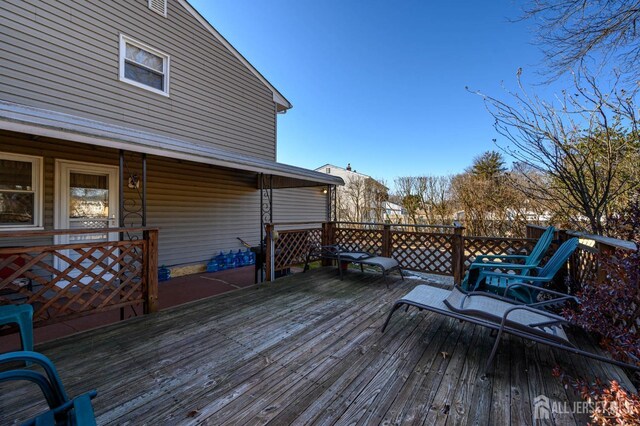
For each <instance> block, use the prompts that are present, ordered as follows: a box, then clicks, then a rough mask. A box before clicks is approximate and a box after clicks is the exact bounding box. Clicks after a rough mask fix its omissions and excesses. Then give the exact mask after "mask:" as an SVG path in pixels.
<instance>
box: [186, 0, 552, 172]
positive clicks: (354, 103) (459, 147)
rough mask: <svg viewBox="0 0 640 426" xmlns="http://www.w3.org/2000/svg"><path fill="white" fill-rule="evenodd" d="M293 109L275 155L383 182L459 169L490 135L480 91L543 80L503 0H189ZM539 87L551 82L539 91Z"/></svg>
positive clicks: (526, 30)
mask: <svg viewBox="0 0 640 426" xmlns="http://www.w3.org/2000/svg"><path fill="white" fill-rule="evenodd" d="M191 3H192V4H193V6H194V7H196V9H198V11H200V13H202V15H203V16H205V17H206V18H207V19H208V20H209V22H211V24H212V25H213V26H214V27H216V29H218V31H220V33H222V35H224V36H225V37H226V38H227V40H229V41H230V42H231V44H233V45H234V46H235V47H236V49H238V50H239V51H240V52H241V53H242V54H243V55H244V56H245V57H246V58H247V59H248V60H249V61H250V62H251V63H252V64H253V65H254V66H255V67H256V68H257V69H258V70H260V72H261V73H262V74H263V75H264V76H265V77H266V78H267V79H268V80H269V81H270V82H271V83H272V84H273V85H274V86H276V87H277V88H278V89H279V90H280V91H281V92H282V93H283V94H284V95H285V96H286V97H287V98H288V99H289V101H291V102H292V103H293V105H294V107H293V109H291V110H290V111H289V112H287V114H285V115H281V116H279V119H278V161H280V162H284V163H288V164H293V165H297V166H301V167H306V168H316V167H319V166H321V165H323V164H325V163H332V164H336V165H339V166H346V164H347V163H351V164H352V165H353V167H354V168H355V169H357V170H358V171H359V172H362V173H365V174H368V175H371V176H373V177H375V178H383V179H385V180H386V181H387V183H388V184H392V183H393V179H394V178H395V177H397V176H407V175H423V174H432V175H442V174H452V173H458V172H461V171H462V170H463V169H464V168H465V167H467V166H468V165H469V164H471V162H472V159H473V157H475V156H477V155H478V154H481V153H482V152H484V151H486V150H490V149H496V147H495V145H494V144H493V142H492V139H493V138H496V137H497V134H496V132H495V131H494V130H493V127H492V119H491V116H490V115H489V114H488V112H487V111H486V110H485V108H484V104H483V102H482V99H481V98H480V97H479V96H476V95H474V94H471V93H469V92H468V91H467V90H465V87H466V86H468V87H469V88H471V89H476V90H481V91H483V92H485V93H488V94H491V95H502V94H503V93H504V89H503V88H502V84H503V83H504V84H505V85H506V86H507V87H514V85H515V82H516V77H515V76H516V71H517V69H518V68H519V67H522V68H523V69H524V76H525V78H526V81H528V82H536V81H541V80H542V77H540V76H539V75H538V74H537V73H538V71H539V70H541V69H542V66H541V53H540V51H539V48H538V47H537V46H535V45H534V41H535V35H534V32H533V27H532V23H531V22H516V23H514V22H510V20H513V19H515V18H517V17H518V16H519V15H520V7H521V6H520V5H519V4H518V3H516V2H514V1H512V0H491V1H477V0H475V1H471V0H466V1H455V2H454V1H451V2H450V1H426V0H397V1H391V0H366V1H365V0H349V1H344V0H323V1H309V0H307V1H305V0H270V1H256V0H252V1H248V0H191ZM539 90H549V89H548V88H539Z"/></svg>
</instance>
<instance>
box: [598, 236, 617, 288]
mask: <svg viewBox="0 0 640 426" xmlns="http://www.w3.org/2000/svg"><path fill="white" fill-rule="evenodd" d="M596 250H598V255H597V256H598V257H597V258H596V282H597V283H598V284H601V283H603V282H605V280H606V279H607V271H606V270H605V268H603V267H602V260H603V259H604V258H605V257H608V258H610V257H611V256H613V255H614V254H615V251H616V248H615V247H612V246H610V245H608V244H605V243H603V242H600V241H596Z"/></svg>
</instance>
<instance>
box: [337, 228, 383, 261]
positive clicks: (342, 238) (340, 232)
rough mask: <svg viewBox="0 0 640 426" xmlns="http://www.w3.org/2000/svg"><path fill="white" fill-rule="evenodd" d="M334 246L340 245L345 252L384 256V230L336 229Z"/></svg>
mask: <svg viewBox="0 0 640 426" xmlns="http://www.w3.org/2000/svg"><path fill="white" fill-rule="evenodd" d="M333 244H338V245H339V246H340V247H342V248H343V249H345V250H353V251H366V252H369V253H375V254H377V255H381V254H382V230H379V229H353V228H336V229H334V234H333Z"/></svg>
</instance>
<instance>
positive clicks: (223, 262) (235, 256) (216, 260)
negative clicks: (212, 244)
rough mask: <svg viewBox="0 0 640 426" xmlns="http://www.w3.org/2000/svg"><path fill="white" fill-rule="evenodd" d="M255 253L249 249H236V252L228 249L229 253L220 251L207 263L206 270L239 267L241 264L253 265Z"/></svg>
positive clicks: (215, 270) (213, 270) (212, 270)
mask: <svg viewBox="0 0 640 426" xmlns="http://www.w3.org/2000/svg"><path fill="white" fill-rule="evenodd" d="M255 263H256V254H255V253H254V252H252V251H251V250H250V249H246V250H245V251H242V250H240V249H238V251H237V252H236V253H234V252H233V250H229V253H227V254H224V253H223V252H220V254H218V255H217V256H215V257H213V258H212V259H211V260H210V261H209V263H207V272H217V271H224V270H227V269H233V268H240V267H242V266H249V265H255Z"/></svg>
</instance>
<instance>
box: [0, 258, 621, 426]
mask: <svg viewBox="0 0 640 426" xmlns="http://www.w3.org/2000/svg"><path fill="white" fill-rule="evenodd" d="M387 282H389V283H390V289H387V288H386V286H385V281H384V280H383V279H381V278H380V277H379V275H373V274H366V273H365V274H360V273H349V274H348V275H347V277H346V278H345V280H344V281H342V282H341V281H339V280H338V279H337V276H336V271H335V269H331V268H323V269H321V270H317V271H312V272H311V273H307V274H300V275H295V276H292V277H288V278H285V279H282V280H278V281H277V282H276V283H274V284H271V285H269V286H263V287H260V288H249V289H244V290H239V291H237V292H234V293H230V294H225V295H222V296H217V297H214V298H211V299H206V300H201V301H198V302H194V303H191V304H189V305H184V306H181V307H177V308H172V309H170V310H167V311H163V312H160V313H158V314H155V315H151V316H147V317H142V318H136V319H133V320H130V321H126V322H122V323H119V324H115V325H111V326H108V327H105V328H102V329H99V330H94V331H89V332H84V333H81V334H78V335H75V336H70V337H68V338H64V339H60V340H57V341H53V342H50V343H46V344H43V345H40V346H37V347H36V349H37V350H39V351H41V352H43V353H45V354H46V355H48V356H49V357H51V358H52V359H53V360H54V362H55V363H56V365H57V367H58V369H59V372H60V374H61V376H62V379H63V381H64V383H65V386H66V388H67V391H68V393H69V394H71V395H76V394H78V393H81V392H84V391H87V390H90V389H94V388H95V389H97V390H98V397H97V398H96V399H95V400H94V407H95V409H96V414H97V417H98V424H135V425H137V424H150V425H156V424H167V425H175V424H211V425H219V424H267V423H268V424H274V425H284V424H326V425H329V424H365V425H366V424H397V423H398V424H399V423H403V424H472V423H473V424H492V425H502V424H510V423H511V424H532V423H533V421H532V418H533V415H532V401H533V399H534V398H535V397H536V396H538V395H540V394H544V395H546V396H547V397H549V398H550V399H551V401H557V402H558V403H565V402H566V403H569V404H571V403H572V402H573V401H578V399H577V398H576V397H575V396H574V395H573V393H572V391H571V390H565V389H564V388H563V386H562V385H561V383H560V382H559V381H558V379H556V378H554V377H552V375H551V370H552V368H553V367H554V366H555V365H556V364H559V365H561V366H562V367H564V368H565V369H566V370H567V371H568V372H570V373H573V374H580V375H583V376H584V375H588V376H590V377H592V376H593V375H595V374H597V375H600V376H605V375H606V376H608V377H613V378H617V379H618V380H621V381H622V382H623V383H626V384H628V382H627V380H626V377H625V376H624V375H623V373H621V372H620V370H618V369H616V368H613V367H611V366H608V365H605V364H602V363H598V362H595V361H589V360H585V359H582V358H579V357H575V356H573V355H569V354H566V353H564V352H559V351H555V350H550V349H549V348H547V347H543V346H540V345H533V346H530V345H527V344H525V343H524V342H523V341H522V340H521V339H518V338H508V339H507V340H506V341H505V342H504V343H503V345H502V346H501V349H500V352H499V355H498V358H497V363H498V365H499V368H496V369H495V371H493V373H492V374H491V375H490V376H489V377H483V374H482V371H481V369H482V368H483V367H484V363H485V361H486V359H487V357H488V354H489V351H490V349H491V344H492V342H493V339H492V338H491V337H490V335H489V333H488V332H487V331H486V330H484V329H482V328H480V327H476V326H471V325H469V324H463V323H460V322H457V321H454V320H451V319H447V318H444V317H441V316H437V315H435V314H431V313H425V312H418V311H417V310H415V309H414V310H410V311H409V312H407V313H405V312H404V311H399V312H398V313H397V314H396V315H395V316H394V319H393V320H392V322H391V325H390V328H389V329H388V330H387V331H386V332H385V333H381V332H380V327H381V325H382V323H383V321H384V318H385V316H386V314H387V312H388V310H389V308H390V306H391V304H392V302H393V301H394V300H396V299H397V298H399V297H400V296H401V295H403V294H404V293H406V292H407V291H408V290H409V289H411V288H413V286H414V285H416V284H417V283H418V281H416V280H411V279H408V280H405V281H404V282H403V281H399V280H397V281H396V279H395V278H391V279H388V281H387ZM40 400H41V398H40V396H39V392H38V391H37V390H36V389H35V388H31V387H29V386H28V385H22V387H16V386H13V385H10V386H7V385H6V384H3V385H2V397H1V398H0V418H2V419H3V421H2V422H1V423H2V424H5V423H8V422H10V421H13V420H14V419H16V418H17V419H24V418H26V417H29V416H32V415H33V414H34V413H37V412H38V411H39V410H40V409H42V407H43V405H42V403H41V402H37V401H40ZM587 420H588V418H587V417H586V416H585V415H575V416H574V415H572V414H557V415H554V418H553V419H552V421H550V422H549V423H548V424H558V425H564V424H583V423H585V422H586V421H587Z"/></svg>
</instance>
